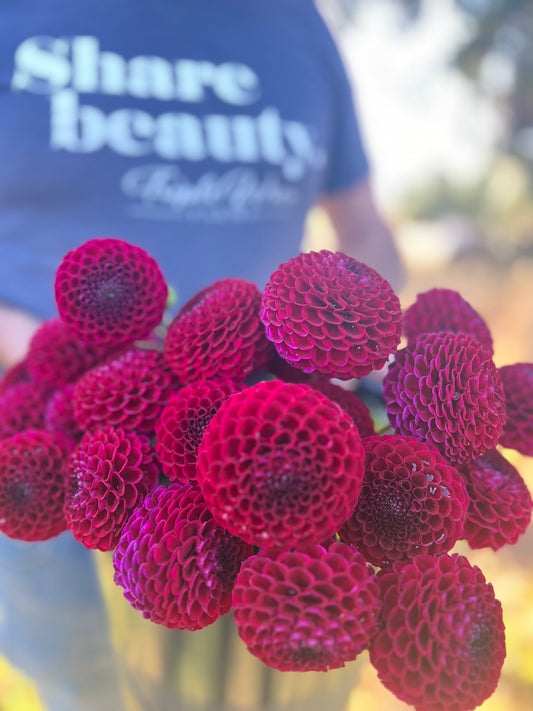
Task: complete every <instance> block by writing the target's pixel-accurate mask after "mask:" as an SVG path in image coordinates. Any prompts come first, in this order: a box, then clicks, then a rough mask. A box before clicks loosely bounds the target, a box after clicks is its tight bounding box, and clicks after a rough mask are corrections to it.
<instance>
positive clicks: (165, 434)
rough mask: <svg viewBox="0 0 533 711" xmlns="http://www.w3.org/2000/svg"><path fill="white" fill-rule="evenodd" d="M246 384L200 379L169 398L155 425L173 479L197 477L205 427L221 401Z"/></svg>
mask: <svg viewBox="0 0 533 711" xmlns="http://www.w3.org/2000/svg"><path fill="white" fill-rule="evenodd" d="M243 387H244V384H241V383H236V382H234V381H233V380H228V379H227V378H222V379H217V380H199V381H197V382H196V383H191V384H190V385H186V386H185V387H184V388H182V389H181V390H180V391H179V392H178V393H176V395H173V397H171V398H170V400H169V402H168V404H167V405H166V407H165V408H164V409H163V412H162V413H161V417H160V418H159V420H158V422H157V425H156V430H155V434H156V452H157V456H158V458H159V461H160V462H161V466H162V467H163V472H164V473H165V474H166V476H167V477H168V478H169V479H170V481H189V480H190V479H196V459H197V457H198V447H199V446H200V442H201V441H202V437H203V435H204V430H205V428H206V427H207V425H208V424H209V422H210V421H211V418H212V417H213V415H214V414H215V412H217V411H218V409H219V407H220V406H221V405H222V403H223V402H224V401H225V400H227V399H228V398H229V397H230V395H233V393H236V392H238V391H239V390H242V388H243Z"/></svg>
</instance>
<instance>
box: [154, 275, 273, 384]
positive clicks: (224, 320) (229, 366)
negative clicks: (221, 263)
mask: <svg viewBox="0 0 533 711" xmlns="http://www.w3.org/2000/svg"><path fill="white" fill-rule="evenodd" d="M260 305H261V292H260V291H259V289H258V288H257V286H256V285H255V284H251V283H249V282H246V281H243V280H242V279H223V280H222V281H217V282H215V283H214V284H211V286H208V287H207V288H206V289H203V290H202V291H200V292H199V293H198V294H196V296H194V297H193V298H192V299H190V300H189V301H188V302H187V303H186V304H185V305H184V306H183V308H182V309H181V310H180V311H179V313H178V315H177V316H176V318H175V319H174V321H173V322H172V323H171V324H170V327H169V329H168V333H167V336H166V339H165V346H164V348H165V357H166V359H167V361H168V363H169V364H170V367H171V368H172V370H173V371H174V372H175V373H176V375H177V376H178V377H179V378H180V380H181V381H182V382H183V383H191V382H194V381H195V380H210V379H212V378H218V377H226V378H231V379H233V380H240V379H243V378H245V377H247V376H248V375H250V374H251V373H253V372H254V371H257V370H261V369H262V368H264V367H265V365H266V364H267V362H268V360H269V358H270V350H271V345H270V343H269V342H268V341H267V338H266V335H265V330H264V328H263V325H262V323H261V321H260V320H259V308H260Z"/></svg>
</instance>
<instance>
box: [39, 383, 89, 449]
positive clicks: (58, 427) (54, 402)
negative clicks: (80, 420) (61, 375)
mask: <svg viewBox="0 0 533 711" xmlns="http://www.w3.org/2000/svg"><path fill="white" fill-rule="evenodd" d="M73 394H74V384H73V383H70V384H69V385H65V387H63V388H61V389H60V390H56V391H55V392H54V393H53V395H52V396H51V397H50V399H49V400H48V402H47V403H46V408H45V411H44V429H46V430H49V431H52V432H53V431H56V432H63V433H64V434H65V435H67V436H68V437H70V439H71V440H73V441H74V442H76V441H79V440H80V439H81V438H82V436H83V430H82V429H80V427H79V426H78V424H77V423H76V420H75V418H74V400H73Z"/></svg>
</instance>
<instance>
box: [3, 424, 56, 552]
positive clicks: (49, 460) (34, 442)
mask: <svg viewBox="0 0 533 711" xmlns="http://www.w3.org/2000/svg"><path fill="white" fill-rule="evenodd" d="M69 453H70V442H69V440H68V439H66V438H65V437H63V436H62V435H61V434H60V433H57V432H45V431H42V430H25V431H24V432H19V433H17V434H15V435H13V436H12V437H9V438H7V439H4V440H3V441H1V442H0V531H2V533H5V534H6V535H7V536H9V537H10V538H18V539H19V540H22V541H46V540H48V539H49V538H53V537H54V536H57V535H59V534H60V533H62V532H63V531H65V530H66V528H67V524H66V521H65V515H64V513H63V503H64V499H65V471H66V462H67V459H68V456H69Z"/></svg>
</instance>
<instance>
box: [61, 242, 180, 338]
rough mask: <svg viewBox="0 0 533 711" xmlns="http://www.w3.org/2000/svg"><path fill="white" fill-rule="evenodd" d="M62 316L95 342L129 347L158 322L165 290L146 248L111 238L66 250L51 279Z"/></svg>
mask: <svg viewBox="0 0 533 711" xmlns="http://www.w3.org/2000/svg"><path fill="white" fill-rule="evenodd" d="M54 289H55V297H56V303H57V308H58V311H59V315H60V317H61V318H62V319H63V321H65V322H66V323H67V324H69V325H70V326H71V327H72V329H73V330H74V331H75V332H76V333H77V334H78V336H79V337H80V338H81V339H82V340H84V341H86V342H88V343H92V344H96V345H97V346H106V345H107V346H117V347H118V346H127V345H131V344H132V343H133V342H134V341H136V340H139V339H143V338H146V337H147V336H148V335H149V334H150V332H151V331H152V329H154V328H155V327H156V326H158V325H159V323H160V322H161V319H162V317H163V313H164V310H165V306H166V302H167V297H168V288H167V285H166V282H165V279H164V277H163V274H162V272H161V270H160V268H159V266H158V264H157V262H156V261H155V260H154V259H153V258H152V257H151V256H150V255H149V254H148V253H147V252H145V250H144V249H141V248H140V247H137V246H136V245H133V244H130V243H128V242H124V241H123V240H120V239H114V238H110V237H104V238H95V239H91V240H89V241H87V242H85V243H84V244H82V245H81V246H79V247H76V248H75V249H73V250H71V251H70V252H68V253H67V254H66V255H65V256H64V257H63V259H62V261H61V263H60V265H59V267H58V269H57V271H56V277H55V286H54Z"/></svg>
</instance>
